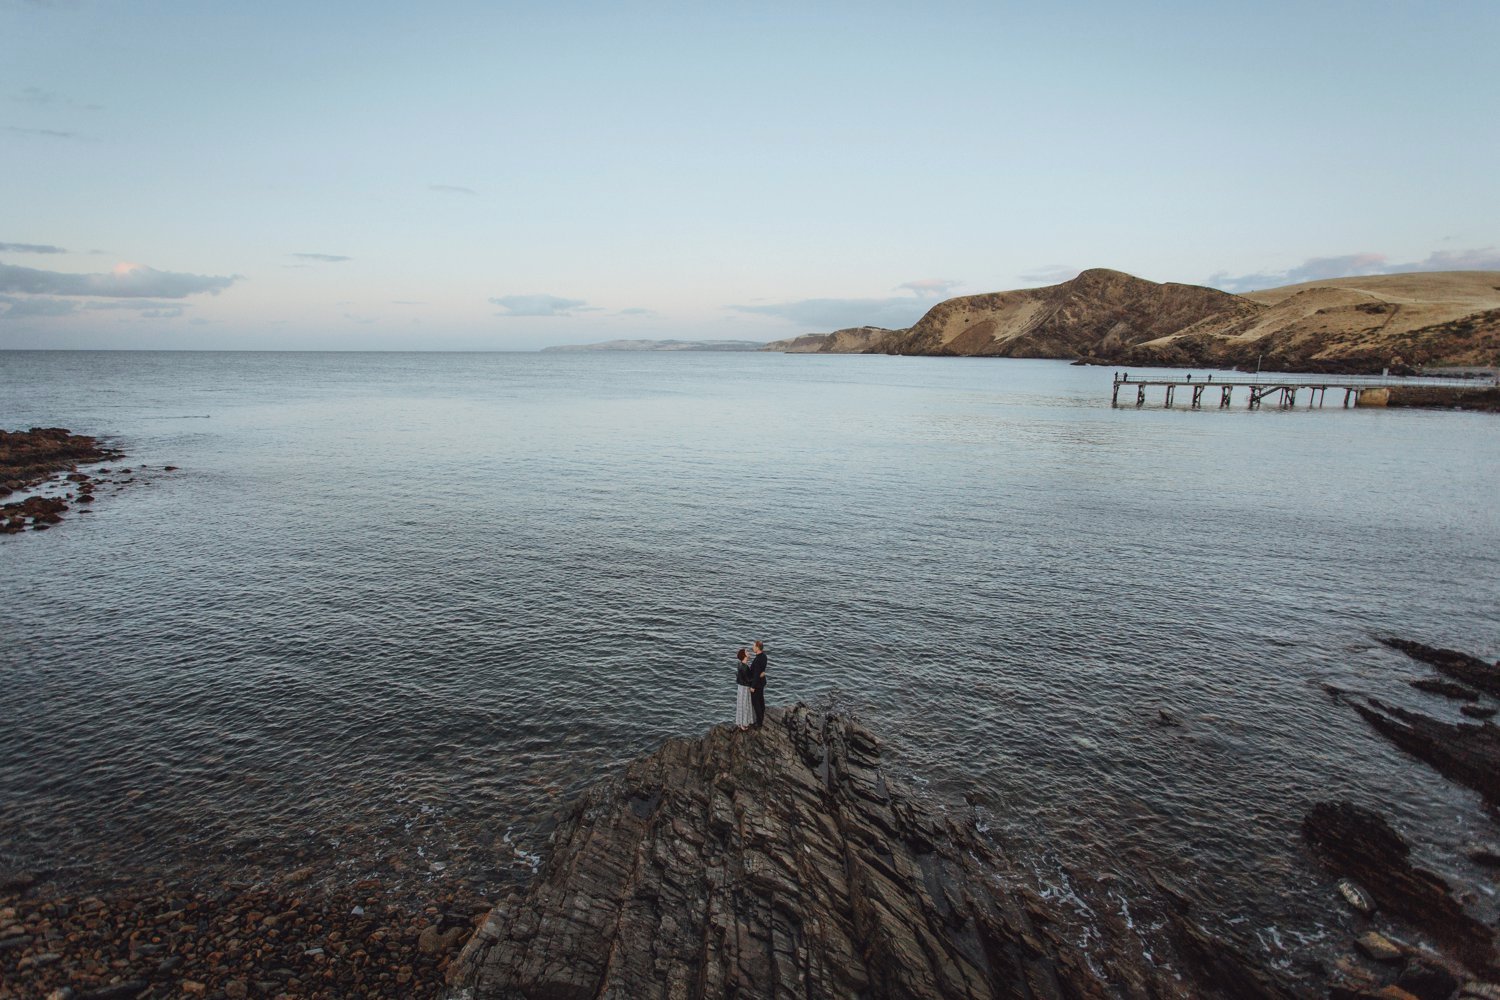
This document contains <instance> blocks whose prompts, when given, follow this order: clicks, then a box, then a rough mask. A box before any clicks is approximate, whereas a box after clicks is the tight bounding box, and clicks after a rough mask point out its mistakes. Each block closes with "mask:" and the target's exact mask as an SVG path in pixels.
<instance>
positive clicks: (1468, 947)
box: [1302, 802, 1500, 996]
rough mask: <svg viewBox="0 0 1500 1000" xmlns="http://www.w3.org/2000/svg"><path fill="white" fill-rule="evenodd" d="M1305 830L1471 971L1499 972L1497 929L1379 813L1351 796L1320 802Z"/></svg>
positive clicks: (1320, 852)
mask: <svg viewBox="0 0 1500 1000" xmlns="http://www.w3.org/2000/svg"><path fill="white" fill-rule="evenodd" d="M1302 834H1303V836H1304V837H1305V838H1306V839H1307V843H1308V845H1309V846H1310V847H1311V848H1312V850H1313V853H1314V854H1316V855H1317V856H1318V858H1319V860H1321V861H1322V862H1323V863H1324V864H1325V865H1327V866H1328V867H1329V868H1330V869H1331V870H1332V871H1333V872H1334V873H1335V874H1338V875H1341V876H1344V877H1346V878H1351V879H1354V880H1355V881H1356V882H1357V883H1358V884H1359V885H1360V886H1362V887H1363V888H1364V889H1365V890H1366V891H1368V892H1369V894H1370V895H1371V896H1373V897H1374V899H1375V902H1376V903H1378V904H1379V905H1380V906H1381V907H1382V908H1383V909H1385V910H1388V911H1390V913H1391V914H1393V915H1395V916H1397V917H1399V918H1400V919H1402V920H1405V921H1407V922H1408V923H1410V924H1411V925H1413V926H1414V927H1416V928H1418V929H1420V930H1422V931H1425V932H1426V933H1429V934H1431V935H1432V936H1433V937H1434V938H1436V939H1437V940H1439V941H1442V942H1443V943H1444V944H1445V945H1447V946H1448V947H1450V948H1452V949H1453V951H1454V952H1455V953H1456V954H1457V955H1458V957H1459V958H1460V959H1461V960H1462V962H1463V963H1464V965H1466V966H1467V967H1468V968H1469V969H1470V970H1471V971H1472V972H1474V973H1478V974H1480V975H1483V976H1493V975H1495V974H1496V973H1497V972H1500V966H1497V965H1496V953H1495V936H1494V932H1493V931H1491V930H1490V928H1488V927H1486V926H1485V925H1484V924H1483V923H1481V922H1480V921H1478V920H1476V919H1475V918H1474V917H1472V916H1470V915H1469V914H1467V913H1466V912H1464V909H1463V907H1462V906H1461V905H1460V904H1459V903H1458V901H1457V900H1455V899H1454V898H1453V896H1452V894H1451V892H1450V890H1449V887H1448V884H1447V883H1446V882H1444V881H1443V880H1442V879H1440V878H1439V877H1438V876H1436V875H1434V874H1433V873H1432V872H1429V871H1426V870H1424V869H1421V868H1418V867H1416V866H1415V865H1413V864H1412V862H1411V858H1410V854H1411V848H1410V847H1409V846H1408V845H1407V843H1406V841H1405V840H1403V839H1402V838H1401V836H1400V834H1398V833H1396V831H1395V830H1393V829H1391V827H1390V825H1389V824H1388V823H1386V821H1385V820H1384V819H1382V818H1381V817H1380V815H1379V814H1377V813H1374V812H1371V811H1370V810H1368V809H1364V808H1361V807H1360V806H1357V805H1354V804H1353V803H1350V802H1320V803H1318V804H1317V805H1315V806H1313V808H1312V810H1311V811H1310V812H1309V813H1308V814H1307V816H1306V818H1305V819H1303V821H1302ZM1444 995H1445V996H1446V995H1447V994H1444Z"/></svg>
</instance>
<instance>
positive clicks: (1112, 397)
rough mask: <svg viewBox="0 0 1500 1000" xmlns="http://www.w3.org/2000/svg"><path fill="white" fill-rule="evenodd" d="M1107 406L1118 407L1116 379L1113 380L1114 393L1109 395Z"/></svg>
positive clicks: (1117, 381) (1117, 380)
mask: <svg viewBox="0 0 1500 1000" xmlns="http://www.w3.org/2000/svg"><path fill="white" fill-rule="evenodd" d="M1109 405H1110V406H1119V405H1120V380H1119V379H1118V378H1116V379H1115V391H1114V392H1113V393H1111V394H1110V397H1109Z"/></svg>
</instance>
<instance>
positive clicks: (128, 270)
mask: <svg viewBox="0 0 1500 1000" xmlns="http://www.w3.org/2000/svg"><path fill="white" fill-rule="evenodd" d="M238 279H239V276H238V275H235V276H234V277H227V278H226V277H215V276H211V275H203V274H179V273H176V272H173V271H158V270H156V269H155V268H152V267H147V266H145V265H144V264H118V265H116V266H115V268H114V270H113V271H110V272H109V273H108V274H69V273H66V272H63V271H43V270H40V269H38V268H34V267H19V266H17V265H15V264H0V293H4V292H9V293H19V294H22V295H97V296H101V297H104V298H121V299H181V298H186V297H187V296H189V295H198V294H200V293H203V292H207V293H209V294H210V295H217V294H219V292H221V291H223V290H224V289H226V288H228V287H229V286H230V285H232V284H234V283H235V281H237V280H238Z"/></svg>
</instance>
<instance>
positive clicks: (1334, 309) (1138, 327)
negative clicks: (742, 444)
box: [767, 268, 1500, 372]
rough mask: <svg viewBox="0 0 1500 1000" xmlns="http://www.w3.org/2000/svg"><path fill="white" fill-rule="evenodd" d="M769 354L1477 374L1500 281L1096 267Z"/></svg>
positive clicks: (1496, 325)
mask: <svg viewBox="0 0 1500 1000" xmlns="http://www.w3.org/2000/svg"><path fill="white" fill-rule="evenodd" d="M860 329H866V330H868V329H871V328H860ZM846 332H848V331H840V333H846ZM781 344H791V345H794V346H788V347H779V346H778V345H781ZM767 349H768V350H777V349H782V350H794V351H797V352H799V353H810V352H824V353H853V352H871V353H888V354H926V355H932V354H938V355H978V356H986V357H1012V358H1064V359H1074V358H1083V359H1086V360H1091V361H1096V362H1100V363H1107V364H1123V365H1171V366H1178V365H1184V366H1186V365H1191V366H1199V367H1223V368H1233V367H1237V366H1239V367H1247V366H1250V365H1254V364H1257V363H1260V364H1261V366H1262V367H1264V368H1266V369H1269V370H1300V371H1326V372H1375V371H1379V370H1381V369H1382V368H1385V367H1392V368H1397V369H1400V368H1401V367H1403V366H1416V365H1458V366H1480V367H1483V366H1492V365H1500V272H1495V271H1454V272H1436V273H1426V274H1394V275H1376V276H1373V277H1366V278H1337V279H1331V280H1328V281H1321V282H1307V283H1305V284H1301V285H1290V286H1287V287H1285V288H1279V289H1269V290H1267V291H1262V292H1252V293H1250V294H1248V295H1232V294H1230V293H1228V292H1221V291H1218V290H1216V289H1212V288H1203V287H1200V286H1197V285H1179V284H1174V283H1165V284H1158V283H1157V282H1154V281H1146V280H1144V279H1142V278H1136V277H1133V276H1131V275H1128V274H1124V273H1121V272H1119V271H1110V270H1106V269H1103V268H1096V269H1094V270H1091V271H1085V272H1083V273H1082V274H1080V275H1079V276H1078V277H1076V278H1074V279H1072V280H1071V281H1065V282H1062V283H1061V284H1058V285H1049V286H1047V287H1045V288H1027V289H1020V290H1018V291H1010V292H993V293H988V294H984V295H967V296H961V297H959V298H954V299H949V300H947V301H945V302H940V303H938V304H937V305H935V306H933V308H932V309H931V310H929V311H928V313H927V314H926V315H925V316H923V317H922V318H921V319H920V320H919V321H918V322H917V324H916V325H915V326H913V327H912V328H911V329H909V330H896V331H890V332H888V333H885V334H884V335H874V336H871V337H868V338H864V339H855V338H848V337H842V338H841V337H839V336H838V335H836V334H834V335H823V336H818V335H807V336H804V337H800V338H796V340H795V341H791V342H788V341H778V342H777V344H772V345H769V346H768V348H767Z"/></svg>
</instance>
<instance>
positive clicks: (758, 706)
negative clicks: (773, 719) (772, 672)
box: [750, 639, 766, 729]
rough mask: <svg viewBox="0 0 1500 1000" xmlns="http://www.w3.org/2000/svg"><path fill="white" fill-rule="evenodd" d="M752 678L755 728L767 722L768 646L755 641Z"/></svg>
mask: <svg viewBox="0 0 1500 1000" xmlns="http://www.w3.org/2000/svg"><path fill="white" fill-rule="evenodd" d="M750 677H751V684H752V687H753V693H752V694H751V696H750V704H751V705H752V706H753V707H754V709H755V728H756V729H759V728H760V727H761V726H762V725H764V724H765V721H766V644H765V643H763V642H761V641H760V640H759V639H757V640H755V659H753V660H751V661H750Z"/></svg>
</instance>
